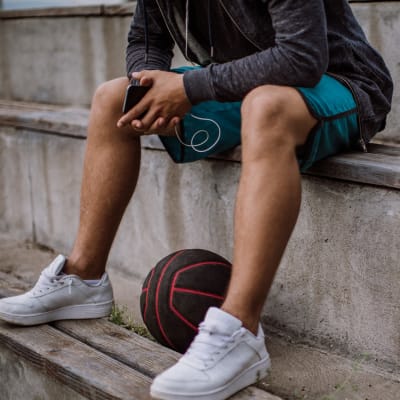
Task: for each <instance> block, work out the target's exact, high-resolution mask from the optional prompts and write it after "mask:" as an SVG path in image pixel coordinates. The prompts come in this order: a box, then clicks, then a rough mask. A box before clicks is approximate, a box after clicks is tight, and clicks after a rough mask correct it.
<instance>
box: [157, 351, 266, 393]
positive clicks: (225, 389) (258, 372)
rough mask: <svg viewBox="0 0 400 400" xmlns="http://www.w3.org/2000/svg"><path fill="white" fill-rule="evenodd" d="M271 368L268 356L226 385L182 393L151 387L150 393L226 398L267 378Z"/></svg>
mask: <svg viewBox="0 0 400 400" xmlns="http://www.w3.org/2000/svg"><path fill="white" fill-rule="evenodd" d="M270 368H271V360H270V359H269V357H267V358H264V359H263V360H261V361H259V362H258V363H256V364H254V365H252V366H251V367H249V368H248V369H246V370H244V371H243V372H242V373H241V374H240V375H237V376H235V377H234V378H233V379H232V380H231V381H230V382H228V383H226V384H225V385H224V386H221V387H219V388H217V389H214V390H211V391H207V392H197V393H191V394H189V393H185V394H182V393H179V392H163V391H161V390H157V389H154V388H153V387H151V388H150V394H151V396H152V397H153V398H154V399H158V400H224V399H227V398H228V397H230V396H232V395H233V394H235V393H236V392H238V391H239V390H242V389H244V388H245V387H247V386H250V385H253V384H254V383H256V382H258V381H259V380H261V379H263V378H265V377H266V376H267V374H268V370H269V369H270Z"/></svg>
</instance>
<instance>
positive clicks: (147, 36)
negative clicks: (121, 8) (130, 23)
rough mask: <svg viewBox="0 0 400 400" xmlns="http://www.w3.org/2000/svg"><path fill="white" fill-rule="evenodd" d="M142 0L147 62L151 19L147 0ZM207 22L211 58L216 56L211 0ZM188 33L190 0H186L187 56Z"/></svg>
mask: <svg viewBox="0 0 400 400" xmlns="http://www.w3.org/2000/svg"><path fill="white" fill-rule="evenodd" d="M139 1H141V5H142V8H143V17H144V45H145V55H144V62H145V63H146V64H147V63H148V59H149V20H148V15H147V9H146V0H139ZM207 14H208V18H207V22H208V45H209V46H210V57H211V59H212V58H213V57H214V39H213V32H212V31H213V29H212V28H213V26H212V13H211V0H208V3H207ZM188 35H189V0H186V7H185V57H186V59H189V57H188Z"/></svg>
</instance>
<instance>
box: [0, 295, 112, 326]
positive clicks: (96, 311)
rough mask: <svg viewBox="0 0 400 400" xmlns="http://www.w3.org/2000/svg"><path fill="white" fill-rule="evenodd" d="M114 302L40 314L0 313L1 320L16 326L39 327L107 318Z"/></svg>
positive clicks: (67, 307)
mask: <svg viewBox="0 0 400 400" xmlns="http://www.w3.org/2000/svg"><path fill="white" fill-rule="evenodd" d="M112 304H113V301H112V300H111V301H107V302H105V303H99V304H81V305H74V306H66V307H62V308H58V309H56V310H52V311H47V312H44V313H38V314H27V315H20V314H10V313H5V312H2V311H0V319H2V320H4V321H6V322H9V323H11V324H15V325H24V326H28V325H39V324H46V323H47V322H52V321H58V320H63V319H92V318H102V317H107V316H108V315H110V313H111V309H112Z"/></svg>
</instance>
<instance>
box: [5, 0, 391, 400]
mask: <svg viewBox="0 0 400 400" xmlns="http://www.w3.org/2000/svg"><path fill="white" fill-rule="evenodd" d="M128 39H129V45H128V48H127V69H128V78H120V79H116V80H113V81H110V82H107V83H105V84H103V85H102V86H101V87H100V88H99V89H98V90H97V91H96V93H95V95H94V98H93V104H92V110H91V115H90V122H89V134H88V143H87V151H86V156H85V165H84V177H83V184H82V194H81V213H80V226H79V231H78V235H77V238H76V241H75V244H74V247H73V250H72V252H71V254H70V256H69V257H68V259H66V258H65V257H64V256H59V257H58V258H57V259H56V260H55V261H53V263H52V264H51V265H50V266H49V267H47V268H46V269H45V270H44V271H43V273H42V275H41V277H40V279H39V281H38V283H37V284H36V286H35V287H34V288H33V289H32V290H31V291H30V292H28V293H26V294H24V295H21V296H17V297H12V298H8V299H4V300H1V301H0V316H1V317H2V318H3V319H5V320H8V321H10V322H14V323H19V324H36V323H43V322H46V321H50V320H53V319H62V318H94V317H100V316H103V315H106V314H107V313H108V312H109V309H110V304H111V301H112V290H111V286H110V283H109V281H108V279H107V275H106V274H105V272H104V271H105V265H106V260H107V256H108V253H109V250H110V246H111V243H112V241H113V239H114V236H115V233H116V230H117V227H118V225H119V222H120V220H121V218H122V215H123V212H124V210H125V207H126V206H127V204H128V202H129V200H130V198H131V195H132V193H133V191H134V189H135V185H136V181H137V176H138V172H139V163H140V143H139V136H140V135H145V134H153V133H160V134H166V135H176V136H175V137H167V138H166V137H164V138H162V140H163V141H164V143H165V145H166V147H167V150H168V151H169V153H170V154H171V156H172V157H173V158H174V159H175V160H177V161H187V160H189V159H193V158H191V157H192V156H193V154H195V153H196V146H194V145H193V141H192V142H191V139H190V135H191V132H189V129H188V127H189V126H190V121H189V119H188V118H190V116H191V115H192V116H193V118H198V121H202V120H204V119H207V118H208V119H209V120H212V121H213V122H215V123H216V124H217V126H218V127H219V128H220V137H219V138H218V140H217V142H219V143H223V142H224V141H227V142H229V143H230V146H231V145H232V140H233V141H234V144H239V143H240V142H241V145H242V171H241V178H240V184H239V188H238V193H237V199H236V209H235V216H234V218H235V232H234V258H233V271H232V277H231V282H230V285H229V289H228V292H227V296H226V299H225V301H224V303H223V305H222V307H221V309H215V308H212V309H210V310H209V311H208V313H207V315H206V317H205V320H204V322H203V323H202V324H201V325H200V327H199V333H198V335H197V336H196V338H195V340H194V341H193V343H192V345H191V347H190V348H189V350H188V352H187V353H186V354H185V355H184V356H183V357H182V358H181V360H180V361H179V362H178V363H177V364H176V365H175V366H173V367H172V368H170V369H169V370H167V371H166V372H164V373H163V374H161V375H160V376H158V377H157V378H156V379H155V381H154V382H153V385H152V388H151V393H152V395H153V396H154V397H157V398H160V399H211V400H214V399H225V398H227V397H229V396H230V395H231V394H233V393H235V392H236V391H238V390H240V389H241V388H243V387H245V386H247V385H250V384H252V383H254V382H255V381H256V380H257V379H260V378H262V377H264V376H265V375H266V372H267V370H268V368H269V366H270V360H269V356H268V353H267V350H266V348H265V344H264V335H263V332H262V329H261V327H260V324H259V321H260V313H261V310H262V307H263V304H264V301H265V299H266V297H267V294H268V291H269V288H270V286H271V283H272V280H273V277H274V274H275V272H276V270H277V268H278V265H279V262H280V259H281V257H282V254H283V251H284V249H285V247H286V245H287V242H288V240H289V237H290V235H291V232H292V230H293V227H294V225H295V222H296V219H297V216H298V212H299V206H300V195H301V188H300V168H301V169H303V170H304V169H306V168H308V167H309V166H310V165H311V164H312V163H314V162H315V161H317V160H319V159H321V158H323V157H326V156H328V155H331V154H334V153H336V152H338V151H341V150H345V149H349V148H351V147H356V146H359V147H361V148H363V149H365V148H366V143H367V142H368V141H369V139H370V138H371V137H372V136H373V135H375V134H376V133H377V132H378V131H380V130H382V129H383V128H384V126H385V120H386V115H387V113H388V112H389V110H390V102H391V96H392V82H391V79H390V75H389V73H388V71H387V69H386V67H385V65H384V62H383V61H382V59H381V57H380V56H379V55H378V54H377V53H376V51H375V50H373V49H372V48H371V46H370V45H369V44H368V42H367V40H366V38H365V36H364V34H363V32H362V30H361V28H360V26H359V24H358V23H357V21H356V20H355V18H354V16H353V14H352V12H351V10H350V8H349V6H348V4H347V2H346V1H345V0H325V1H323V0H311V1H308V2H304V1H300V0H279V1H278V0H253V1H243V0H231V1H226V0H220V1H210V0H208V1H207V2H195V1H188V0H186V1H183V0H174V1H167V0H141V1H140V2H139V3H138V5H137V9H136V13H135V16H134V19H133V22H132V25H131V30H130V33H129V37H128ZM174 42H176V44H177V45H178V46H179V47H180V49H181V50H182V51H183V53H184V54H185V56H186V57H187V59H188V60H190V61H193V62H195V63H198V64H200V65H202V66H203V67H204V68H192V69H187V70H185V71H184V72H183V73H174V72H169V71H168V70H169V68H170V62H171V57H172V47H173V44H174ZM130 79H133V80H137V81H139V82H140V84H141V85H144V86H151V88H150V90H149V91H148V92H147V94H146V95H145V97H144V98H143V99H142V100H141V101H140V102H139V103H138V104H137V105H136V106H134V107H133V108H132V109H131V110H130V111H128V112H127V113H126V114H125V115H121V107H122V103H123V99H124V92H125V89H126V86H127V85H128V83H129V80H130ZM208 101H211V103H208V104H211V106H210V107H207V108H201V106H202V105H203V104H205V102H208ZM217 101H218V102H220V103H218V102H217ZM225 102H232V104H233V106H232V107H227V108H226V107H225V108H221V110H222V111H217V112H215V113H214V114H213V117H212V118H210V115H209V113H212V110H213V109H217V110H219V109H218V107H219V106H218V105H221V104H225ZM235 102H241V103H235ZM228 104H230V103H228ZM213 107H214V108H213ZM239 112H240V116H241V118H240V119H241V129H240V135H241V137H240V135H239V133H237V132H239V127H238V129H237V130H235V129H232V130H229V131H228V130H226V129H224V125H222V126H221V124H220V123H219V122H221V121H220V120H219V118H221V120H225V121H229V120H230V118H229V113H230V116H231V118H232V119H235V118H237V117H238V116H239ZM192 122H193V121H192ZM199 124H200V122H199ZM178 125H179V126H178ZM235 135H236V136H235ZM192 139H193V138H192ZM181 142H183V143H184V144H181ZM213 146H214V145H213V144H212V145H211V146H210V147H211V148H212V147H213ZM182 149H183V150H185V149H186V150H185V151H189V156H182V154H183V153H184V151H182ZM197 151H199V149H198V148H197ZM210 151H212V150H210ZM210 151H208V152H204V153H205V154H209V152H210ZM190 152H191V153H192V154H191V153H190ZM178 153H179V154H178ZM193 157H197V158H198V153H196V154H195V156H193Z"/></svg>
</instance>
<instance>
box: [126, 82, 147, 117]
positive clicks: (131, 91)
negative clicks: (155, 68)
mask: <svg viewBox="0 0 400 400" xmlns="http://www.w3.org/2000/svg"><path fill="white" fill-rule="evenodd" d="M149 89H150V86H140V83H139V81H137V80H133V81H132V82H131V83H130V84H129V86H128V87H127V88H126V92H125V99H124V105H123V106H122V112H123V113H124V114H125V113H127V112H128V111H129V110H130V109H131V108H132V107H134V106H135V105H136V104H137V103H139V101H140V100H142V98H143V97H144V95H145V94H146V93H147V92H148V91H149Z"/></svg>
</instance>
